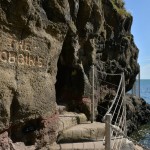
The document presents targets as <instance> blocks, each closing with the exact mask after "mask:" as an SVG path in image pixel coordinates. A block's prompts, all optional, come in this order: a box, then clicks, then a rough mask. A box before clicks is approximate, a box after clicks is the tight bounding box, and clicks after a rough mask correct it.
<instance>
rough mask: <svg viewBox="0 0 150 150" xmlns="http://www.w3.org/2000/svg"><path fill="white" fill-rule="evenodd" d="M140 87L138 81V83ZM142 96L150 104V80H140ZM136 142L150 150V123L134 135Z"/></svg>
mask: <svg viewBox="0 0 150 150" xmlns="http://www.w3.org/2000/svg"><path fill="white" fill-rule="evenodd" d="M136 85H137V87H138V85H139V84H138V81H137V82H136ZM140 96H141V97H142V98H143V99H145V100H146V102H147V103H149V104H150V79H141V80H140ZM133 137H134V139H135V140H137V141H138V142H139V143H141V144H142V145H144V146H146V147H148V149H150V123H148V124H146V125H144V126H142V127H141V128H140V129H139V130H138V132H137V133H135V134H133Z"/></svg>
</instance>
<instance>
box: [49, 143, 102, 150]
mask: <svg viewBox="0 0 150 150" xmlns="http://www.w3.org/2000/svg"><path fill="white" fill-rule="evenodd" d="M50 150H105V145H104V144H103V142H102V141H97V142H80V143H65V144H55V145H53V146H50Z"/></svg>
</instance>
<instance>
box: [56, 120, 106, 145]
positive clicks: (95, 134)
mask: <svg viewBox="0 0 150 150" xmlns="http://www.w3.org/2000/svg"><path fill="white" fill-rule="evenodd" d="M104 134H105V124H104V123H100V122H94V123H90V122H88V123H85V124H78V125H76V126H73V127H71V128H69V129H66V130H63V131H62V132H60V133H59V134H58V138H57V142H58V143H72V142H86V141H96V140H102V139H103V138H104Z"/></svg>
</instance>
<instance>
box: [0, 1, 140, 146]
mask: <svg viewBox="0 0 150 150" xmlns="http://www.w3.org/2000/svg"><path fill="white" fill-rule="evenodd" d="M131 24H132V16H131V15H130V14H128V13H127V12H126V11H125V10H124V8H123V6H122V5H121V4H116V3H114V2H113V1H112V2H111V1H106V0H100V1H97V0H62V1H59V0H42V1H41V0H37V1H29V0H19V1H16V0H2V1H0V132H1V133H3V132H4V131H7V132H9V134H8V136H9V137H10V138H11V139H12V140H13V142H16V141H21V142H24V143H25V144H26V145H32V144H35V143H38V145H39V146H43V145H44V144H46V143H50V144H51V143H53V142H54V141H56V131H57V119H58V114H57V110H56V102H57V104H60V103H65V104H67V105H68V107H69V109H71V110H72V111H73V110H74V111H76V110H77V111H83V112H84V113H86V115H87V116H88V117H89V107H88V106H87V104H84V103H83V102H82V101H83V99H85V98H84V97H88V96H89V93H90V91H91V72H92V69H91V66H92V64H94V65H95V70H96V69H98V70H100V71H103V72H109V73H122V72H125V77H126V89H127V90H129V89H130V88H131V87H132V84H133V82H134V81H135V76H136V74H137V73H138V71H139V67H138V64H137V57H138V49H137V47H136V45H135V44H134V41H133V36H132V35H131V33H130V29H131ZM104 78H106V77H105V75H103V74H101V73H99V72H97V71H96V73H95V81H96V83H95V84H96V86H95V87H96V89H95V90H96V91H97V92H98V91H99V89H100V85H101V82H100V81H101V80H100V79H104ZM107 80H108V81H111V82H112V83H114V84H118V82H119V78H118V77H109V78H107ZM105 91H106V92H105ZM101 93H104V94H102V95H101V99H99V100H98V99H97V100H96V101H97V102H100V103H101V101H103V100H104V99H105V97H106V96H107V93H108V91H107V88H105V85H101ZM112 95H113V91H112ZM88 100H89V99H88V98H87V101H88ZM95 107H96V106H95ZM10 131H11V132H10ZM6 135H7V134H6ZM29 139H30V140H29Z"/></svg>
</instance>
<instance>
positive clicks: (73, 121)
mask: <svg viewBox="0 0 150 150" xmlns="http://www.w3.org/2000/svg"><path fill="white" fill-rule="evenodd" d="M86 122H87V117H86V116H85V114H83V113H79V114H78V113H75V112H63V114H61V115H59V128H58V132H61V131H63V130H65V129H68V128H70V127H72V126H75V125H77V124H81V123H86Z"/></svg>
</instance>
